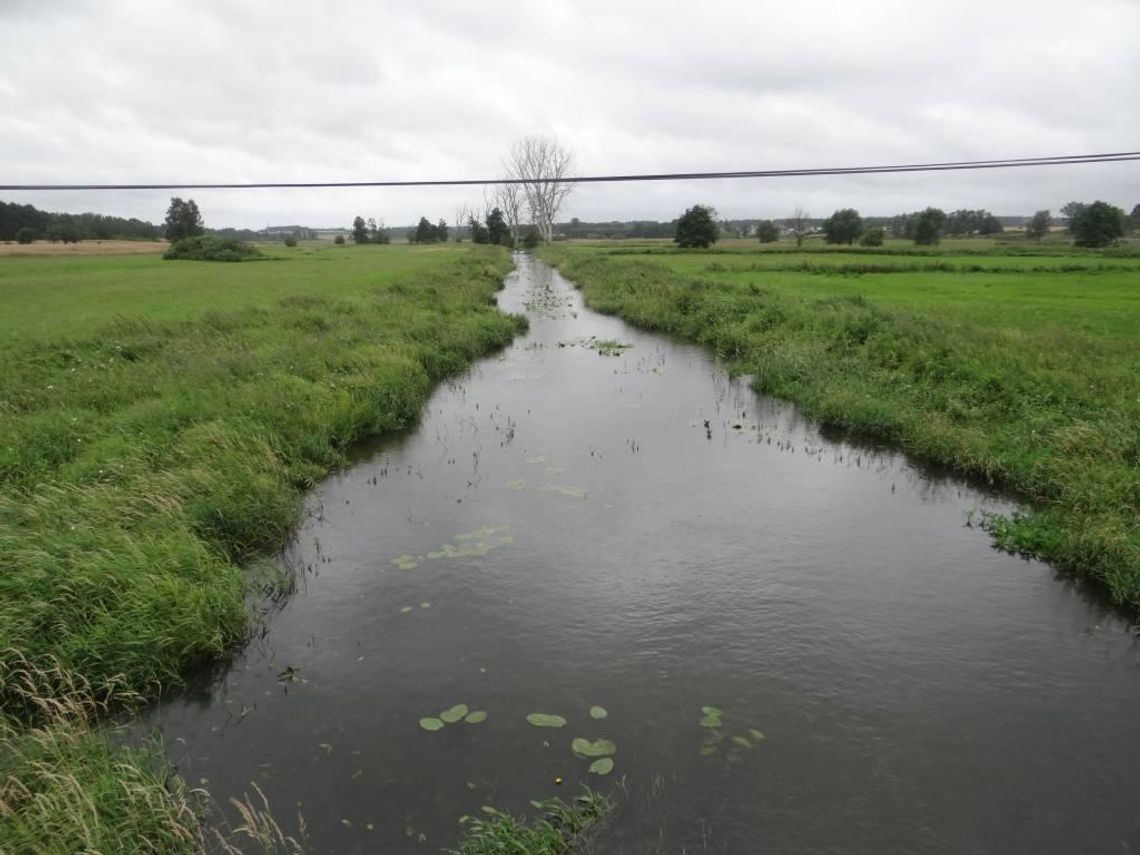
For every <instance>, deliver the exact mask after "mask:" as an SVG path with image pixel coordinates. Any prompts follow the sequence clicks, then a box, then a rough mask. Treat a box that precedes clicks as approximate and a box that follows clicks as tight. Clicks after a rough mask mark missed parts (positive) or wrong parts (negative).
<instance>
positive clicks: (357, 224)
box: [352, 216, 368, 243]
mask: <svg viewBox="0 0 1140 855" xmlns="http://www.w3.org/2000/svg"><path fill="white" fill-rule="evenodd" d="M352 242H353V243H368V223H366V222H364V217H360V216H358V217H357V218H356V219H354V220H353V221H352Z"/></svg>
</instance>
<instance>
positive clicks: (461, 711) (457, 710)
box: [439, 704, 470, 724]
mask: <svg viewBox="0 0 1140 855" xmlns="http://www.w3.org/2000/svg"><path fill="white" fill-rule="evenodd" d="M468 712H470V710H468V709H467V704H456V705H455V706H453V707H452V708H451V709H448V710H444V711H443V712H441V713H440V714H439V717H440V718H441V719H443V720H444V721H445V722H447V723H448V724H455V723H456V722H457V721H459V720H460V719H461V718H463V717H464V716H465V715H467V713H468Z"/></svg>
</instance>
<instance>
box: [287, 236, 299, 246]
mask: <svg viewBox="0 0 1140 855" xmlns="http://www.w3.org/2000/svg"><path fill="white" fill-rule="evenodd" d="M296 245H297V239H296V238H295V237H293V236H292V235H289V237H287V238H285V246H296Z"/></svg>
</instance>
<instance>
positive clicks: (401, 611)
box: [400, 606, 412, 615]
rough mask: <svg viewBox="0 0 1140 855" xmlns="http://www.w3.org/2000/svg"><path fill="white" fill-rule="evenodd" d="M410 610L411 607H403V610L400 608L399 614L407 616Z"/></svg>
mask: <svg viewBox="0 0 1140 855" xmlns="http://www.w3.org/2000/svg"><path fill="white" fill-rule="evenodd" d="M411 610H412V607H411V606H404V607H403V608H401V609H400V614H402V615H406V614H407V613H408V612H410V611H411Z"/></svg>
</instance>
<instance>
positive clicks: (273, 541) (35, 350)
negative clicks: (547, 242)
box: [0, 247, 521, 851]
mask: <svg viewBox="0 0 1140 855" xmlns="http://www.w3.org/2000/svg"><path fill="white" fill-rule="evenodd" d="M276 256H277V257H276V259H274V260H268V261H263V262H258V263H257V264H204V263H195V262H175V261H167V262H164V261H161V260H159V259H157V258H151V257H105V258H16V259H0V305H3V307H4V311H3V312H0V334H2V335H3V342H4V344H3V345H2V346H0V351H2V353H0V357H2V358H3V360H4V364H5V366H6V371H5V373H4V375H3V376H2V377H0V670H2V669H8V671H9V672H12V673H15V672H16V671H19V672H21V673H23V670H21V669H24V670H27V669H30V670H31V672H33V673H55V672H59V673H64V674H66V675H67V680H68V681H79V682H80V683H81V684H82V685H83V686H84V687H86V688H85V691H86V692H88V693H89V694H90V695H91V696H92V697H97V698H98V697H106V696H107V695H108V693H113V694H116V695H118V696H120V697H121V696H122V693H133V694H136V695H138V696H140V697H148V696H153V695H154V694H155V693H156V692H158V691H160V690H161V689H162V688H165V687H169V686H172V685H177V684H178V683H179V682H180V681H181V680H182V679H183V677H184V675H185V674H186V672H187V669H189V668H192V667H193V666H194V665H196V664H198V663H201V662H205V661H209V660H212V659H215V658H217V657H219V656H222V655H224V654H225V653H226V652H227V650H229V649H230V648H231V647H232V646H233V645H234V644H235V643H237V642H239V641H240V640H241V639H242V638H243V634H244V632H245V629H246V614H245V608H244V605H243V602H244V596H245V594H246V592H247V588H248V585H249V582H248V581H247V578H246V577H245V576H244V575H243V572H242V570H241V569H240V565H242V564H243V563H244V562H246V561H248V560H249V559H251V558H253V557H254V556H256V555H259V554H264V553H265V552H267V551H270V550H272V549H274V548H275V547H277V546H279V545H280V544H281V543H282V542H283V539H284V538H285V537H286V536H287V534H288V532H289V531H290V530H291V529H292V527H293V526H294V525H295V524H296V522H297V520H298V517H299V513H300V508H301V496H302V493H303V491H304V490H305V489H306V488H307V487H309V486H311V485H312V484H313V483H314V482H315V481H316V479H318V478H320V477H321V476H322V475H324V474H325V473H326V472H328V471H329V469H330V468H332V467H334V466H336V465H337V464H338V463H339V462H340V461H341V460H342V459H343V458H342V451H343V449H344V448H345V447H346V446H347V445H349V444H350V443H352V442H353V441H355V440H357V439H360V438H362V437H364V436H368V435H374V434H377V433H381V432H384V431H388V430H393V429H396V428H400V427H403V426H405V425H407V424H409V423H410V422H412V421H413V420H414V419H415V418H416V417H417V414H418V413H419V411H420V409H421V407H422V406H423V404H424V402H425V401H426V399H427V396H428V395H429V393H430V392H431V390H432V388H433V386H434V385H435V384H436V383H437V382H439V381H440V380H441V379H443V378H445V377H448V376H451V375H454V374H456V373H457V372H460V371H461V370H463V369H464V368H465V367H466V366H467V365H468V364H469V363H470V362H471V361H472V360H474V359H476V358H478V357H479V356H482V355H484V354H486V353H488V352H489V351H491V350H493V349H494V348H497V347H500V346H502V345H504V344H506V343H507V342H508V341H510V339H511V338H512V337H513V336H514V335H515V334H516V333H517V332H518V331H519V329H520V323H521V321H519V320H518V319H517V318H510V317H507V316H505V315H502V314H501V313H499V312H498V310H497V309H496V307H495V305H494V300H493V294H494V292H495V291H496V290H497V289H498V288H499V286H500V283H501V280H502V277H503V275H504V274H505V273H506V271H507V269H508V267H509V259H508V257H507V255H506V253H505V252H502V251H499V250H494V249H487V250H468V249H463V250H457V249H441V248H432V249H424V248H415V247H407V248H405V247H337V248H331V247H330V248H328V249H318V250H314V249H298V250H293V251H290V250H284V249H282V250H278V251H276ZM13 669H15V671H13ZM51 685H54V684H49V685H48V688H46V689H44V690H43V692H41V693H39V694H37V693H27V692H17V691H15V690H14V686H15V682H14V681H13V680H6V681H5V682H4V683H3V684H2V685H0V712H2V713H3V716H2V718H3V719H4V731H3V733H2V734H0V736H3V743H2V745H0V774H3V775H4V780H5V783H6V784H10V783H11V782H13V781H26V780H27V779H28V777H27V776H28V774H29V770H30V771H31V772H35V771H36V770H37V769H38V770H41V771H42V772H43V776H42V777H41V778H40V779H39V780H40V782H41V784H43V785H44V786H47V787H49V788H50V786H51V784H50V782H51V781H55V782H57V783H58V782H61V781H65V780H75V781H78V784H79V787H80V790H79V791H78V794H77V800H76V801H75V802H74V804H75V806H76V810H77V811H78V812H79V813H80V814H83V813H84V812H85V811H86V807H85V803H84V798H86V799H87V803H90V804H92V805H95V804H97V803H98V804H101V802H98V799H97V798H96V796H97V793H96V790H99V791H100V792H102V791H105V790H106V788H107V787H111V788H112V789H114V791H115V793H116V794H118V795H121V794H122V792H124V790H123V788H122V787H121V786H119V785H118V784H116V783H115V780H116V779H115V775H114V774H113V770H114V769H115V768H118V767H119V766H120V765H122V768H123V769H135V770H136V772H131V774H132V775H134V774H138V775H142V774H144V773H143V772H141V771H138V770H139V768H140V767H139V766H138V765H137V764H135V763H130V762H126V760H124V759H123V758H121V757H118V756H117V755H111V754H109V753H108V751H109V749H107V748H106V745H105V744H104V743H103V742H102V740H101V739H100V738H99V737H96V736H93V735H91V734H90V733H88V732H85V731H75V732H72V731H70V730H69V728H73V727H75V726H76V725H75V724H74V721H73V719H74V717H73V716H71V717H65V718H64V719H61V720H60V721H59V722H58V724H59V726H58V728H56V727H53V728H51V729H49V731H48V732H49V734H50V733H56V734H58V735H59V737H60V739H59V740H54V737H53V739H49V740H47V741H45V737H44V735H43V733H36V732H32V731H28V730H27V729H26V727H23V726H17V723H18V722H28V721H38V722H41V723H42V722H44V721H47V722H48V723H49V724H50V723H52V722H54V721H56V720H55V718H53V716H51V715H47V716H45V710H47V711H51V710H54V707H53V706H52V705H51V703H50V702H51V701H52V700H53V697H52V696H53V694H54V690H52V689H51ZM41 702H48V704H47V706H46V707H45V706H44V704H43V703H41ZM69 734H70V736H69ZM71 736H73V737H74V739H72V738H71ZM29 740H31V741H29ZM53 740H54V741H53ZM48 744H50V745H52V746H54V748H53V749H52V751H51V752H49V753H48V755H41V754H40V753H39V752H40V748H37V746H43V745H48ZM40 756H48V757H50V758H52V761H51V762H40V761H38V760H36V759H35V758H36V757H40ZM29 758H31V759H29ZM107 769H111V770H112V774H110V776H109V777H108V775H107V774H106V773H107ZM145 781H146V785H147V786H144V787H143V789H144V790H148V791H149V792H151V793H152V794H153V792H154V791H153V784H154V783H155V779H153V778H146V779H145ZM85 788H91V789H85ZM99 788H102V789H101V790H100V789H99ZM148 788H149V789H148ZM2 792H3V798H2V799H0V850H5V849H6V847H8V846H10V845H15V844H16V843H17V842H19V841H20V840H22V839H23V838H21V837H20V836H19V833H20V828H21V827H22V825H26V824H27V822H28V818H29V817H35V816H36V813H35V811H37V810H39V809H41V808H43V806H44V805H45V804H46V803H48V802H49V801H50V797H47V796H43V795H42V794H41V795H37V793H36V788H35V787H34V786H29V785H27V784H21V785H20V786H18V787H17V786H6V787H5V789H3V791H2ZM116 798H118V796H116ZM116 803H120V802H116ZM144 812H145V811H144ZM101 815H102V820H105V821H110V822H112V824H114V822H116V821H117V820H116V816H117V815H113V812H112V814H105V813H104V814H101V812H100V811H99V810H94V813H93V816H94V818H95V820H96V821H101V820H100V816H101ZM36 822H38V823H42V822H43V820H42V819H41V820H36ZM59 825H60V827H61V828H64V829H65V830H64V831H63V832H61V835H60V836H59V837H58V838H51V839H52V840H55V841H56V842H57V843H58V844H59V845H58V847H57V848H51V847H50V846H48V847H47V848H44V849H43V850H42V851H75V849H76V847H77V846H78V847H79V848H82V845H81V841H80V842H76V840H75V839H72V838H71V837H69V836H68V835H69V834H70V833H71V831H74V823H71V824H69V822H68V821H67V820H65V819H60V820H59ZM47 827H48V828H50V823H49V824H48V826H47ZM67 829H70V831H69V830H67ZM45 833H46V832H45ZM69 847H70V848H69ZM156 851H165V850H162V849H161V848H159V849H157V850H156Z"/></svg>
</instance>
